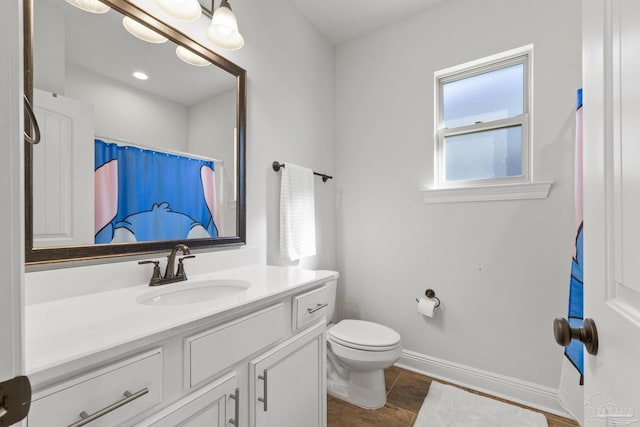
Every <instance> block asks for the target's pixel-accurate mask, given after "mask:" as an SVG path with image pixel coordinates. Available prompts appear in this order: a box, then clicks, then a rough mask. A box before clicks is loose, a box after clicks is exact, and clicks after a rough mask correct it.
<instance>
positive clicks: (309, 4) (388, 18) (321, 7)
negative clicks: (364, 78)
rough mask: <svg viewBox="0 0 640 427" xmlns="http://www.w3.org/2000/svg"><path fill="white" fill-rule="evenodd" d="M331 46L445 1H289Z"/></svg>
mask: <svg viewBox="0 0 640 427" xmlns="http://www.w3.org/2000/svg"><path fill="white" fill-rule="evenodd" d="M290 1H291V3H293V5H294V6H295V7H296V8H297V9H298V10H299V11H300V12H301V13H302V14H303V15H304V16H305V17H306V18H307V19H308V20H309V21H310V22H311V23H312V24H313V25H314V26H315V27H316V28H317V29H318V30H319V31H320V33H322V34H323V35H324V36H325V37H326V38H327V40H329V41H330V42H331V43H333V44H334V45H339V44H341V43H344V42H346V41H349V40H351V39H354V38H357V37H360V36H362V35H364V34H367V33H369V32H371V31H374V30H376V29H378V28H381V27H384V26H385V25H388V24H390V23H393V22H396V21H400V20H402V19H405V18H408V17H409V16H411V15H414V14H416V13H418V12H421V11H423V10H425V9H428V8H430V7H432V6H434V5H435V4H438V3H442V2H444V1H446V0H290Z"/></svg>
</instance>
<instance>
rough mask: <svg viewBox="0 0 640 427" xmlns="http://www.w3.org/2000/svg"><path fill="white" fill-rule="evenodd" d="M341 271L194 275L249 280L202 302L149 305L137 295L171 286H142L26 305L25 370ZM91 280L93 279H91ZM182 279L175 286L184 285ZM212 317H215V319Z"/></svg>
mask: <svg viewBox="0 0 640 427" xmlns="http://www.w3.org/2000/svg"><path fill="white" fill-rule="evenodd" d="M337 277H338V274H337V273H336V272H332V271H311V270H302V269H299V268H290V267H275V266H264V265H255V266H249V267H243V268H237V269H232V270H224V271H219V272H216V273H210V274H206V275H200V276H197V277H196V276H194V277H190V278H189V280H190V281H196V280H203V279H234V280H246V281H248V282H250V283H251V287H249V288H248V289H247V290H246V291H243V292H240V293H238V294H235V295H233V296H230V297H225V298H220V299H211V300H206V301H202V302H197V303H192V304H183V305H174V306H166V305H164V306H151V305H143V304H139V303H137V302H136V298H138V297H139V296H141V295H143V294H145V293H148V292H152V291H156V290H158V289H161V288H164V289H169V287H171V286H173V285H172V284H169V285H162V286H159V287H153V288H152V287H149V286H147V285H140V286H134V287H127V288H121V289H116V290H111V291H108V292H101V293H94V294H89V295H83V296H78V297H72V298H66V299H60V300H55V301H50V302H45V303H40V304H33V305H27V306H26V308H25V368H26V372H27V374H33V373H37V372H42V371H44V370H46V369H49V368H53V367H56V366H59V365H61V364H63V363H68V362H72V361H74V360H77V359H80V358H82V357H86V356H89V355H92V354H95V353H98V352H101V351H105V350H109V349H113V348H114V347H117V346H120V345H123V344H127V343H131V342H134V341H136V340H140V339H144V338H145V337H149V336H151V335H154V334H158V333H161V332H165V331H169V330H171V329H174V328H177V327H180V326H184V325H188V324H189V323H192V322H195V321H198V320H201V319H205V318H212V317H213V316H223V315H225V314H227V315H228V314H230V313H232V312H233V311H234V310H235V311H241V310H242V308H243V307H246V306H248V305H250V304H252V303H257V302H259V301H260V300H262V299H264V298H268V297H273V296H276V295H284V294H286V293H291V292H294V291H296V290H299V291H302V290H304V289H305V288H310V287H313V286H314V285H317V284H320V283H324V282H326V281H328V280H330V279H332V278H337ZM87 280H91V278H87ZM185 283H189V281H187V282H180V283H178V284H176V285H184V284H185ZM212 320H213V318H212Z"/></svg>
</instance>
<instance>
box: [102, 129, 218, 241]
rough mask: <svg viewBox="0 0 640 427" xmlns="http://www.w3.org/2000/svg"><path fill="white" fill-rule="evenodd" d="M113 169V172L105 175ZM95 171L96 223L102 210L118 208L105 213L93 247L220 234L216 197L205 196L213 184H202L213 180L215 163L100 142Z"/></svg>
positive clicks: (211, 195) (212, 188)
mask: <svg viewBox="0 0 640 427" xmlns="http://www.w3.org/2000/svg"><path fill="white" fill-rule="evenodd" d="M109 168H111V169H112V173H111V174H109V173H104V171H107V170H108V169H109ZM207 168H208V169H207ZM95 171H96V196H95V197H96V218H98V217H99V211H100V210H101V209H102V211H104V209H103V207H102V206H103V205H104V206H110V207H112V209H113V210H115V209H116V207H117V210H116V211H115V212H111V213H103V214H102V216H101V218H106V219H101V220H100V221H102V222H105V223H104V224H97V225H96V235H95V243H110V242H112V241H114V237H115V236H117V235H125V236H126V237H127V239H126V240H124V241H138V242H139V241H151V240H182V239H185V238H187V236H189V235H190V233H194V229H197V230H196V231H198V234H197V236H198V237H216V236H217V235H218V229H217V226H216V224H215V221H214V217H215V209H216V207H215V194H206V193H205V192H206V191H209V192H211V191H214V188H215V185H208V184H207V183H206V182H204V180H205V179H206V178H205V177H213V176H214V175H213V171H214V163H213V161H204V160H200V159H194V158H190V157H186V156H178V155H175V154H168V153H163V152H160V151H154V150H148V149H141V148H137V147H133V146H127V145H119V144H114V143H107V142H105V141H102V140H99V139H96V140H95ZM204 171H206V172H204ZM105 177H107V178H105ZM114 213H115V215H114ZM96 221H98V220H96ZM107 221H108V222H107ZM117 241H122V240H117Z"/></svg>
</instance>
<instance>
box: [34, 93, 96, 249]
mask: <svg viewBox="0 0 640 427" xmlns="http://www.w3.org/2000/svg"><path fill="white" fill-rule="evenodd" d="M33 92H34V93H33V103H34V107H33V108H34V110H35V114H36V117H37V119H38V123H39V124H40V131H41V134H42V143H41V144H38V145H35V146H34V147H33V156H32V161H33V167H32V170H33V247H34V248H41V247H48V246H75V245H87V244H93V242H94V234H95V232H96V230H94V225H93V223H94V212H93V211H94V205H93V191H94V186H93V174H94V154H93V153H94V142H93V138H94V134H95V132H94V125H93V107H92V106H91V105H89V104H87V103H84V102H82V101H79V100H77V99H72V98H67V97H64V96H61V95H55V94H52V93H50V92H45V91H43V90H38V89H34V91H33Z"/></svg>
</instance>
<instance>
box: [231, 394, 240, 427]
mask: <svg viewBox="0 0 640 427" xmlns="http://www.w3.org/2000/svg"><path fill="white" fill-rule="evenodd" d="M229 397H230V398H231V399H233V400H234V401H235V402H236V403H235V415H234V417H233V418H230V419H229V424H231V425H234V426H236V427H238V426H240V389H239V388H236V392H235V394H231V395H229Z"/></svg>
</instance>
